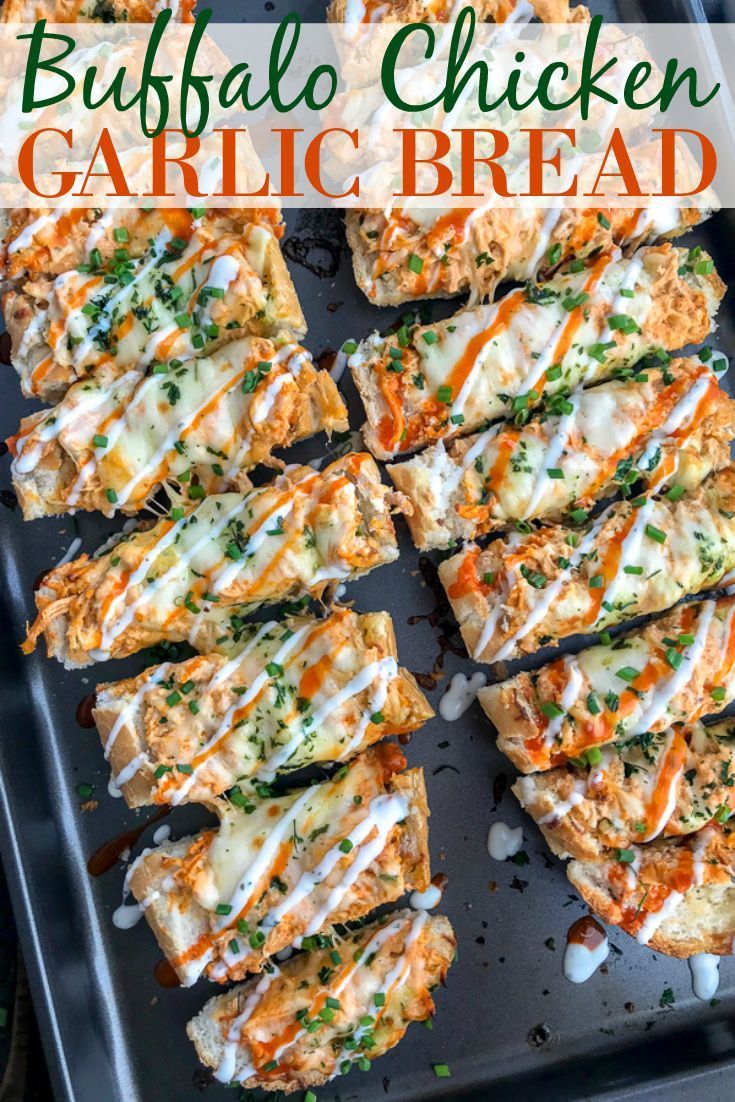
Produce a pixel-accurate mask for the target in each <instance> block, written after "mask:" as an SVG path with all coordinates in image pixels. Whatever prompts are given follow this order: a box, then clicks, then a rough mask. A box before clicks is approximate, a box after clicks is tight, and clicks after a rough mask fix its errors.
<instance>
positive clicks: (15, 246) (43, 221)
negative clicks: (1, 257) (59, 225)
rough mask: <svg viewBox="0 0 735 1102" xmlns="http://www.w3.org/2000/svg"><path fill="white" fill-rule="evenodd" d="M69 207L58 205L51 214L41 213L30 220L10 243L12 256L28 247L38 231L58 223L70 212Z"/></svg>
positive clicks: (10, 254) (9, 253) (9, 248)
mask: <svg viewBox="0 0 735 1102" xmlns="http://www.w3.org/2000/svg"><path fill="white" fill-rule="evenodd" d="M68 212H69V208H68V207H57V208H56V210H54V211H52V212H51V213H50V214H41V215H39V217H38V218H34V219H33V221H32V222H29V223H28V225H27V226H24V227H23V229H22V230H21V231H20V233H19V234H18V236H17V237H16V238H14V239H13V240H12V241H11V242H10V244H9V245H8V255H9V256H12V255H13V253H17V252H19V251H20V250H21V249H25V248H27V247H28V246H29V245H32V244H33V239H34V237H35V236H36V234H37V233H39V232H40V231H41V230H42V229H43V228H44V227H45V226H48V225H49V224H50V223H56V222H58V220H59V219H60V218H61V217H63V215H65V214H68Z"/></svg>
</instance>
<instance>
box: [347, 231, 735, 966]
mask: <svg viewBox="0 0 735 1102" xmlns="http://www.w3.org/2000/svg"><path fill="white" fill-rule="evenodd" d="M455 213H456V212H455ZM351 217H352V223H351V236H352V243H353V247H354V248H355V251H356V261H355V263H356V271H357V273H358V280H360V281H361V285H362V286H363V287H364V288H365V289H366V290H367V291H368V293H372V294H373V295H374V296H375V298H376V300H377V301H387V302H397V301H405V300H406V299H408V298H411V297H413V296H424V295H426V294H442V293H446V291H447V290H450V289H451V290H454V289H462V288H464V287H466V286H470V285H472V284H473V282H474V279H473V275H472V271H471V268H472V263H473V261H474V260H475V259H476V256H477V255H479V254H480V249H481V248H482V250H483V251H485V252H486V254H488V255H490V256H491V257H493V259H494V264H493V265H492V267H491V271H490V275H489V279H490V282H491V287H493V288H494V286H495V284H496V283H497V282H498V280H499V278H504V277H507V276H510V277H515V278H519V279H524V278H527V277H528V275H529V268H528V267H527V259H528V256H529V255H530V256H531V257H533V258H534V263H533V265H532V266H531V270H532V271H536V270H538V267H539V265H541V266H542V267H543V265H544V264H546V266H547V267H548V268H549V269H552V268H555V267H557V265H559V263H560V262H561V263H562V268H561V269H560V270H559V271H558V272H557V274H556V275H555V276H552V278H550V279H549V280H548V281H547V282H545V283H544V284H542V285H527V286H526V287H524V288H522V289H519V290H516V291H513V292H511V293H510V294H508V295H506V296H505V297H504V298H502V299H500V300H499V301H498V302H496V303H495V304H494V305H487V306H480V307H477V308H474V309H469V310H465V311H462V312H460V313H459V314H457V315H455V316H454V317H451V318H449V319H447V320H446V321H442V322H440V323H438V324H434V325H417V324H415V320H414V319H413V318H412V317H411V316H407V317H406V318H405V319H404V324H403V325H402V326H400V327H398V328H396V329H395V331H393V332H392V333H390V334H388V335H387V336H379V335H377V334H375V335H374V336H373V337H371V338H369V339H368V340H367V341H364V342H362V343H361V344H360V345H359V346H358V347H357V348H356V349H355V350H354V351H353V354H352V357H351V361H350V362H351V368H352V371H353V375H354V377H355V381H356V383H357V386H358V389H359V390H360V392H361V395H362V397H363V401H364V405H365V408H366V412H367V417H368V421H367V425H366V427H365V439H366V441H367V443H368V446H369V447H370V449H371V451H373V453H374V454H375V455H377V456H378V457H379V458H383V459H389V460H395V459H397V458H398V459H399V458H401V457H402V456H403V455H406V454H408V453H411V452H418V453H419V454H417V455H416V456H415V458H412V459H408V460H407V461H405V462H402V463H393V465H391V466H390V467H389V472H390V475H391V478H392V479H393V482H394V483H395V485H396V487H397V488H398V489H399V490H400V491H402V492H403V493H404V494H405V495H406V496H407V497H408V499H409V501H410V503H411V504H410V506H409V509H411V507H412V511H411V512H409V515H408V523H409V526H410V528H411V532H412V535H413V537H414V542H415V543H416V545H417V546H418V547H419V548H421V549H429V548H441V549H450V548H453V547H454V545H455V544H456V543H457V542H459V541H472V542H469V543H468V545H467V546H466V547H464V548H463V549H462V550H460V551H459V552H458V553H455V554H453V555H452V556H451V557H450V558H449V559H447V560H445V561H444V562H443V563H442V564H441V567H440V575H441V578H442V581H443V583H444V585H445V588H446V590H447V593H448V596H449V599H450V602H451V604H452V606H453V609H454V611H455V614H456V616H457V619H458V622H459V625H460V628H461V631H462V634H463V637H464V640H465V642H466V644H467V647H468V650H469V652H470V654H471V655H472V656H473V657H474V658H475V659H476V660H478V661H485V662H495V661H499V660H503V659H513V658H516V657H518V656H520V655H522V654H525V653H528V652H531V651H534V650H536V649H538V647H540V646H543V645H546V644H548V643H555V642H557V641H559V640H561V639H564V638H566V637H568V636H571V635H573V634H575V633H577V632H590V631H598V632H601V633H602V636H601V642H600V643H599V644H598V645H596V646H594V647H591V648H588V649H586V650H583V651H581V652H580V653H579V654H577V655H576V656H566V657H563V658H560V659H558V660H556V661H554V662H552V663H551V664H549V665H547V666H544V667H542V668H541V669H537V670H536V671H535V672H532V673H527V672H524V673H520V674H518V675H517V676H515V677H513V678H511V679H510V680H508V681H503V682H500V683H498V684H495V685H492V686H490V687H488V688H486V689H484V690H481V692H480V700H481V703H482V705H483V708H484V709H485V711H486V713H487V715H488V717H489V718H490V719H491V721H492V722H493V724H494V725H495V727H496V729H497V731H498V744H499V746H500V748H501V749H502V750H503V751H504V752H505V753H506V754H507V755H508V756H509V757H510V758H511V760H512V761H513V763H514V764H515V765H516V766H517V767H518V768H519V769H520V770H521V771H522V773H523V774H524V775H523V776H522V777H521V778H520V779H519V781H518V782H517V783H516V785H515V787H514V791H515V792H516V794H517V796H518V797H519V799H520V801H521V802H522V804H523V806H524V807H525V808H526V809H527V810H528V811H529V812H530V813H531V814H532V816H533V817H534V819H535V820H536V822H537V823H538V824H539V825H540V827H541V829H542V830H543V832H544V834H545V835H546V837H547V839H548V841H549V844H550V845H551V847H552V849H553V850H554V851H555V852H556V853H558V854H560V855H562V856H565V857H571V858H572V859H573V860H572V861H571V863H570V865H569V867H568V875H569V878H570V880H571V881H572V883H573V884H574V885H575V887H576V888H577V889H578V890H579V891H580V894H582V896H583V897H584V898H585V900H586V901H587V902H588V903H589V904H590V905H591V906H592V908H593V909H594V910H596V911H597V912H598V913H599V914H601V915H602V916H603V917H604V918H605V919H606V920H608V921H610V922H613V923H616V924H620V925H621V926H622V927H623V928H624V929H625V930H626V931H628V932H629V933H631V934H633V935H634V936H637V937H638V939H639V940H640V941H642V942H644V943H647V944H648V943H650V944H651V945H652V946H653V947H654V948H657V949H659V950H661V951H664V952H668V953H673V954H675V955H679V956H688V955H690V954H691V953H694V952H698V951H703V950H706V951H709V952H714V953H720V954H722V953H730V952H732V951H733V937H734V936H735V893H733V891H732V887H733V881H734V880H735V845H734V843H733V842H732V840H731V839H732V838H733V835H732V834H731V832H730V831H729V830H728V828H727V825H726V824H727V820H728V818H729V815H730V811H731V808H732V806H735V803H734V797H733V795H732V789H733V787H735V742H734V741H733V734H732V732H733V724H732V722H728V721H727V720H725V721H722V722H720V723H718V724H715V725H713V726H710V727H704V726H703V725H702V724H701V723H700V722H699V720H700V718H701V717H702V716H706V715H712V714H714V713H717V712H719V711H721V710H722V709H724V708H725V707H726V706H727V705H728V704H729V703H730V702H731V701H732V699H733V698H734V697H735V599H734V598H731V597H719V598H718V597H714V598H712V599H709V600H705V601H699V602H693V603H685V604H683V605H679V606H678V607H677V608H675V609H674V610H673V611H672V612H670V613H668V614H667V615H665V616H663V617H662V618H660V619H658V620H655V621H654V622H652V623H650V624H649V625H647V626H646V627H644V628H642V629H639V630H638V631H633V632H629V633H628V634H626V635H624V636H619V637H618V638H617V639H615V640H613V639H611V638H610V637H609V636H608V634H607V630H606V629H608V628H609V627H611V626H614V625H616V624H619V623H621V622H623V621H625V620H627V619H629V618H631V617H632V616H635V615H636V614H639V613H646V612H648V613H650V612H660V611H662V610H665V609H667V608H669V607H670V606H672V605H674V604H675V603H676V602H677V601H678V600H679V599H680V598H681V597H682V596H686V595H690V594H697V593H700V592H702V591H704V590H708V589H716V588H718V587H722V586H725V585H726V584H727V583H728V581H729V575H731V574H732V572H733V570H735V523H733V522H734V520H735V472H733V470H732V468H730V467H729V464H730V444H731V441H732V438H733V436H735V405H734V404H733V402H732V401H731V399H729V398H728V397H727V395H726V394H725V393H724V392H723V391H722V390H721V388H720V386H719V384H718V378H717V376H718V374H721V372H722V371H724V369H725V368H726V367H727V362H726V360H725V358H724V357H722V356H719V355H712V354H711V353H709V352H707V353H705V354H703V355H702V356H701V357H697V358H695V359H688V360H683V359H679V360H671V359H670V355H669V354H670V353H672V352H674V351H675V350H676V349H677V348H680V347H682V346H684V345H686V344H688V343H694V342H699V341H702V340H703V339H705V338H706V336H707V334H708V332H709V330H710V327H711V325H712V321H713V317H714V313H715V311H716V308H717V305H718V303H719V300H720V299H721V297H722V294H723V291H724V287H723V285H722V284H721V283H720V281H719V280H718V278H717V276H716V273H715V271H714V268H713V264H712V261H711V260H710V258H709V257H708V256H707V255H706V254H704V253H703V252H702V250H701V249H699V248H695V249H691V250H686V249H675V248H673V247H672V246H670V245H663V246H654V247H644V248H641V249H639V251H638V252H637V253H636V254H635V255H634V256H633V257H625V256H623V255H621V254H619V253H616V252H615V251H614V250H613V249H611V248H610V246H611V245H614V244H617V245H622V246H626V245H628V244H630V243H631V242H633V243H635V242H636V241H637V240H638V239H639V237H640V236H641V235H643V236H645V235H646V233H649V232H650V233H653V234H654V235H655V234H660V233H669V232H672V231H673V232H674V233H678V232H680V231H681V230H682V229H684V228H686V226H687V224H688V223H693V222H695V221H696V220H697V218H698V216H696V215H693V214H691V212H690V213H689V214H688V213H687V212H683V213H682V212H681V211H680V212H679V213H678V214H677V212H676V211H673V210H672V211H671V212H670V217H669V219H668V222H667V224H665V225H664V224H663V223H662V222H661V220H660V218H659V217H658V216H657V215H656V214H655V213H650V214H649V212H643V213H642V214H641V215H640V218H639V220H638V222H637V223H636V221H635V219H633V221H632V222H628V221H626V219H627V217H628V216H627V215H626V212H621V211H617V212H616V211H611V212H605V214H604V215H603V216H602V217H600V216H599V215H596V214H595V212H591V213H590V212H587V213H586V215H584V214H582V212H572V211H565V212H562V213H561V214H560V213H559V212H551V214H550V216H546V217H545V218H544V219H543V222H542V223H541V222H539V221H538V219H540V218H541V217H542V215H538V216H537V223H536V227H535V230H534V232H532V233H531V234H530V235H529V238H528V239H527V238H526V235H525V232H523V231H524V230H525V223H526V221H527V220H528V218H529V216H528V215H526V214H521V213H517V212H502V215H501V216H500V221H503V220H505V225H503V226H501V227H500V232H499V231H498V224H497V221H498V215H492V216H486V215H484V214H483V215H481V217H480V218H479V219H474V220H472V221H471V222H470V225H469V228H468V226H467V222H466V221H465V220H463V219H461V218H458V217H453V218H451V219H445V220H444V221H443V222H442V221H441V219H439V221H438V223H437V222H435V220H434V212H432V217H431V219H430V220H429V222H428V223H427V224H425V225H419V222H418V220H412V219H411V218H410V217H408V218H407V217H405V216H401V214H400V212H398V215H397V216H396V214H394V215H393V216H392V219H389V220H386V218H385V217H384V216H383V215H377V214H376V215H373V214H368V215H361V216H357V215H355V216H351ZM595 217H596V218H597V226H595V224H594V222H593V220H592V219H593V218H595ZM585 219H586V225H585ZM493 220H495V221H493ZM478 223H480V225H481V231H480V234H478V230H477V226H478ZM458 227H459V228H460V230H459V246H460V247H459V248H458V249H457V250H456V252H455V253H454V254H452V253H451V252H450V263H449V264H448V265H447V268H448V270H447V271H446V272H445V273H443V274H442V273H439V272H438V271H437V270H436V269H437V263H438V255H439V254H438V251H437V249H436V245H437V243H439V242H443V241H444V240H445V239H446V237H447V236H450V237H451V235H452V234H453V233H455V232H456V231H457V228H458ZM361 228H362V239H360V238H359V231H360V229H361ZM539 228H540V231H541V232H539ZM519 229H520V230H521V232H520V233H519ZM437 230H438V234H437ZM539 242H540V245H539ZM569 255H571V256H573V257H574V259H573V260H572V262H571V263H567V264H566V265H565V264H564V263H563V262H564V259H565V257H567V258H568V257H569ZM371 265H372V266H373V267H372V270H371ZM427 268H428V271H427ZM376 272H377V273H378V278H377V279H376ZM591 384H594V385H592V386H591ZM586 388H589V389H586ZM509 415H510V419H509V420H507V421H505V422H501V421H500V420H499V419H500V418H502V417H503V416H506V417H508V416H509ZM420 449H425V450H420ZM718 472H719V473H718ZM613 493H614V494H617V495H618V500H617V501H615V502H613V504H612V505H609V506H608V507H607V508H606V509H604V510H603V511H602V512H601V513H597V514H595V515H593V517H592V518H590V516H589V512H590V509H591V508H592V507H593V506H594V505H595V504H596V503H597V502H598V501H600V500H601V499H603V498H604V497H606V496H609V495H611V494H613ZM535 521H542V522H544V526H542V527H536V526H534V524H533V522H535ZM501 529H511V532H510V534H509V535H506V536H505V537H504V538H500V539H496V540H494V541H493V542H491V543H490V544H489V545H487V546H485V547H483V548H481V547H479V546H478V545H477V544H476V543H475V542H474V541H475V540H477V539H478V537H482V536H484V535H488V534H491V533H494V532H496V531H498V530H501Z"/></svg>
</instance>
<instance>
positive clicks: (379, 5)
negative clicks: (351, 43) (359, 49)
mask: <svg viewBox="0 0 735 1102" xmlns="http://www.w3.org/2000/svg"><path fill="white" fill-rule="evenodd" d="M467 7H471V8H473V9H474V12H475V14H476V15H477V18H478V19H489V20H492V21H493V22H494V23H506V22H514V21H515V20H516V19H519V18H520V19H525V18H527V17H530V16H533V15H535V16H537V17H538V18H539V19H540V20H541V21H542V22H543V23H569V22H575V23H576V22H580V21H584V20H586V19H588V18H589V13H588V12H587V9H586V8H584V7H582V6H581V5H580V6H578V7H574V8H572V7H571V5H570V0H530V2H529V3H528V4H526V3H525V0H331V2H330V4H329V7H328V8H327V19H328V20H329V22H330V23H445V22H449V21H450V20H452V19H456V17H457V15H458V14H459V12H461V11H462V9H463V8H467Z"/></svg>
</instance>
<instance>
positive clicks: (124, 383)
mask: <svg viewBox="0 0 735 1102" xmlns="http://www.w3.org/2000/svg"><path fill="white" fill-rule="evenodd" d="M135 379H140V375H139V373H138V372H137V371H132V372H127V373H126V374H125V375H122V376H121V377H120V378H119V379H117V380H115V382H114V383H113V385H112V386H111V387H110V389H109V391H108V392H107V393H106V394H105V399H108V398H114V397H115V395H116V394H117V392H118V391H123V392H124V391H125V390H126V389H127V387H128V385H129V383H130V382H131V381H132V380H135ZM158 383H160V377H159V376H157V375H151V376H149V377H148V378H147V379H143V380H142V382H141V384H140V386H138V387H137V389H136V391H135V394H134V395H133V400H132V401H131V402H129V403H128V404H127V405H126V407H125V412H124V413H123V415H122V417H116V418H115V420H114V421H113V423H112V424H111V425H110V426H109V428H108V429H107V432H106V434H105V435H106V437H107V442H106V443H105V444H104V445H102V446H96V447H95V448H94V450H93V455H92V458H91V459H90V460H88V461H87V462H86V463H85V464H84V466H83V467H82V468H81V469H80V471H79V474H78V476H77V480H76V482H75V483H74V485H73V486H72V488H71V489H70V490H69V493H68V494H67V495H66V501H67V504H68V505H76V503H77V502H78V501H79V496H80V494H81V492H82V490H83V489H84V487H85V486H86V484H87V482H88V481H89V479H90V478H91V477H92V475H93V474H94V472H95V471H96V470H97V467H98V465H99V461H100V459H101V458H102V457H103V456H104V455H106V454H108V453H109V452H110V451H111V450H112V449H113V448H114V447H115V446H116V444H117V442H118V440H119V439H120V437H121V436H122V434H123V433H124V432H125V431H126V430H127V429H129V427H130V415H131V413H132V412H133V410H134V409H135V407H136V406H137V405H138V404H139V403H140V402H142V401H143V399H144V398H145V397H146V396H147V394H148V391H149V390H152V389H153V388H154V387H155V386H156V385H157V384H158ZM113 511H114V510H113Z"/></svg>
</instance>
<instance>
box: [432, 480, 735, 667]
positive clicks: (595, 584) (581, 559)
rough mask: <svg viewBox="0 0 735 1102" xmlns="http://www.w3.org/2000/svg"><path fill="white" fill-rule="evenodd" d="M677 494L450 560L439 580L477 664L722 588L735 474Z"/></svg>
mask: <svg viewBox="0 0 735 1102" xmlns="http://www.w3.org/2000/svg"><path fill="white" fill-rule="evenodd" d="M674 489H675V488H674V487H672V489H671V491H669V492H668V495H667V496H665V497H661V498H657V497H655V496H652V495H645V494H643V495H641V496H640V497H637V498H633V499H631V500H629V501H624V502H620V503H618V504H613V505H611V506H609V507H608V508H607V509H605V510H604V512H603V513H601V514H600V516H599V517H597V518H596V519H595V520H594V521H592V522H591V523H587V524H586V525H585V527H584V528H582V529H581V530H579V531H576V530H573V529H570V528H563V527H546V528H538V529H535V530H532V531H531V532H530V533H528V534H522V533H521V532H517V531H516V532H512V533H511V534H510V535H509V536H508V537H506V538H505V539H497V540H494V541H493V542H492V543H491V544H489V545H488V547H486V548H485V549H484V550H481V549H480V548H479V547H478V546H477V544H469V545H468V546H467V547H466V548H465V549H464V550H463V551H461V552H460V553H459V554H457V555H453V556H452V558H450V559H447V560H445V561H444V562H443V563H442V564H441V565H440V567H439V576H440V578H441V581H442V585H443V586H444V588H445V590H446V592H447V596H448V597H449V601H450V603H451V605H452V608H453V610H454V614H455V616H456V618H457V621H458V623H459V627H460V630H461V632H462V638H463V639H464V641H465V644H466V646H467V648H468V650H469V652H470V654H471V655H472V656H473V657H474V658H475V660H476V661H478V662H498V661H501V660H503V659H509V658H515V657H517V656H518V655H521V654H528V653H529V652H531V651H533V650H536V649H538V648H539V647H541V646H545V645H547V644H549V643H551V644H554V643H557V642H558V641H559V640H561V639H565V638H566V637H567V636H570V635H574V634H576V633H578V632H592V631H602V630H604V629H605V628H609V627H612V626H613V625H615V624H619V623H621V622H622V621H623V620H626V619H630V618H632V617H633V616H640V615H642V614H644V613H651V612H660V611H662V610H663V609H665V608H668V607H670V606H671V605H673V604H675V603H676V602H677V601H678V600H679V598H680V597H684V596H686V595H688V594H695V593H699V592H701V591H702V590H705V589H713V588H714V587H715V586H717V585H719V584H720V583H721V582H722V580H723V578H724V577H725V576H726V575H727V574H729V573H730V571H732V570H733V569H735V467H732V466H730V467H727V468H726V469H725V470H724V471H720V472H719V473H717V474H714V475H711V476H710V477H709V478H708V479H707V480H706V481H705V482H703V483H702V485H701V486H699V487H698V488H697V489H695V490H691V491H690V492H689V493H685V494H684V495H683V496H681V495H680V494H679V493H678V492H676V493H675V492H674Z"/></svg>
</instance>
